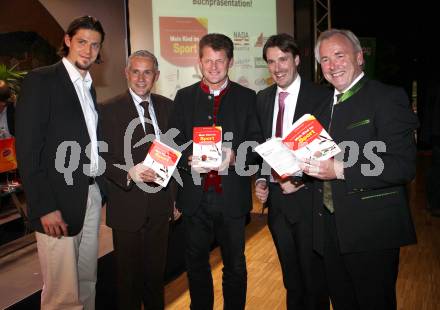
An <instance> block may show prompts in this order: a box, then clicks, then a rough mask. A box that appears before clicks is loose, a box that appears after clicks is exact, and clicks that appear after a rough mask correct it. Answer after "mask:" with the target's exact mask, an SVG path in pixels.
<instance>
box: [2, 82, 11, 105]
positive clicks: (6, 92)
mask: <svg viewBox="0 0 440 310" xmlns="http://www.w3.org/2000/svg"><path fill="white" fill-rule="evenodd" d="M11 95H12V91H11V88H10V87H9V85H8V83H7V82H6V81H4V80H0V102H7V101H8V100H9V99H10V98H11Z"/></svg>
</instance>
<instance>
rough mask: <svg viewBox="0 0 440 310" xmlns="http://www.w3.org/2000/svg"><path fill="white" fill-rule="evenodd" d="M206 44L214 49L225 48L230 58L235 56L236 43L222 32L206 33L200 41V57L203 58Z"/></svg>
mask: <svg viewBox="0 0 440 310" xmlns="http://www.w3.org/2000/svg"><path fill="white" fill-rule="evenodd" d="M205 46H209V47H210V48H212V49H213V50H214V51H217V52H218V51H221V50H224V51H225V52H226V56H227V57H228V59H232V58H233V57H234V43H232V40H231V39H230V38H229V37H227V36H225V35H224V34H221V33H208V34H206V35H204V36H203V37H202V38H201V39H200V42H199V57H200V58H202V50H203V48H204V47H205Z"/></svg>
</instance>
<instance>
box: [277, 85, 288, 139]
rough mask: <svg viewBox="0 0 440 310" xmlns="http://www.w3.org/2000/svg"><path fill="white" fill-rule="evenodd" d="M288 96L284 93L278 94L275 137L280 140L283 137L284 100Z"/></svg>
mask: <svg viewBox="0 0 440 310" xmlns="http://www.w3.org/2000/svg"><path fill="white" fill-rule="evenodd" d="M288 95H289V93H288V92H284V91H283V92H280V93H279V94H278V115H277V126H276V128H275V137H279V138H281V137H282V136H283V118H284V106H285V105H284V100H285V99H286V97H287V96H288Z"/></svg>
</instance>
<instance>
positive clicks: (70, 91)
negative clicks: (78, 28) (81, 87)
mask: <svg viewBox="0 0 440 310" xmlns="http://www.w3.org/2000/svg"><path fill="white" fill-rule="evenodd" d="M55 71H56V75H57V80H58V81H59V82H60V84H56V85H57V87H58V85H61V87H60V88H57V89H56V90H55V91H56V92H58V93H60V94H63V95H62V96H63V98H64V99H65V101H64V102H65V103H64V104H70V105H72V106H73V109H74V110H75V111H76V113H77V115H78V117H79V118H81V120H82V122H80V123H81V125H82V126H83V131H82V132H84V133H86V135H87V137H88V139H89V140H90V136H89V133H88V131H87V125H86V119H85V117H84V113H83V111H82V108H81V103H80V101H79V98H78V94H77V93H76V90H75V86H74V85H73V83H72V80H71V79H70V76H69V73H68V72H67V69H66V67H65V66H64V64H63V62H62V61H60V62H58V64H57V67H56V70H55Z"/></svg>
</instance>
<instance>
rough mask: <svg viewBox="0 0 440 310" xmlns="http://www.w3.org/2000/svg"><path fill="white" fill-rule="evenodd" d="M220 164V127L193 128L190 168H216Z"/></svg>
mask: <svg viewBox="0 0 440 310" xmlns="http://www.w3.org/2000/svg"><path fill="white" fill-rule="evenodd" d="M221 162H222V128H221V127H220V126H210V127H194V128H193V154H192V166H193V167H200V168H213V169H214V168H218V167H219V166H220V164H221Z"/></svg>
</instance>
